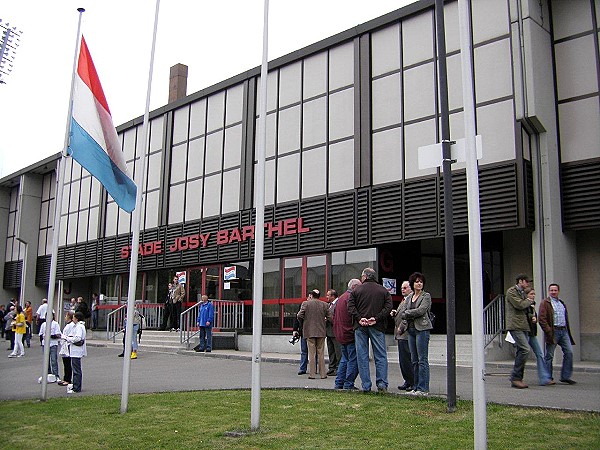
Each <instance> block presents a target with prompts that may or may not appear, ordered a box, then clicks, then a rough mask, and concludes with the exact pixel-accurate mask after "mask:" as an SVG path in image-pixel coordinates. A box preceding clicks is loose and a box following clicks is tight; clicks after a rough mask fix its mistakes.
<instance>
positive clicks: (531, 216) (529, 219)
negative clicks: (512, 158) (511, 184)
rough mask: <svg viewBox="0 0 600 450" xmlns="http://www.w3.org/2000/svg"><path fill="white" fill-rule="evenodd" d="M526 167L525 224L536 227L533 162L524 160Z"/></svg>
mask: <svg viewBox="0 0 600 450" xmlns="http://www.w3.org/2000/svg"><path fill="white" fill-rule="evenodd" d="M523 163H524V168H525V225H526V226H527V228H531V229H534V228H535V199H534V196H533V168H532V167H531V162H529V161H523Z"/></svg>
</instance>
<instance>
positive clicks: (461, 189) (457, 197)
mask: <svg viewBox="0 0 600 450" xmlns="http://www.w3.org/2000/svg"><path fill="white" fill-rule="evenodd" d="M445 214H446V212H445V210H444V179H443V178H442V177H440V233H441V234H444V233H445V232H446V228H445V226H444V224H445V221H444V217H445V216H444V215H445ZM468 215H469V212H468V206H467V176H466V174H465V173H464V172H463V173H452V223H453V225H454V228H453V229H454V234H466V233H468V232H469V219H468Z"/></svg>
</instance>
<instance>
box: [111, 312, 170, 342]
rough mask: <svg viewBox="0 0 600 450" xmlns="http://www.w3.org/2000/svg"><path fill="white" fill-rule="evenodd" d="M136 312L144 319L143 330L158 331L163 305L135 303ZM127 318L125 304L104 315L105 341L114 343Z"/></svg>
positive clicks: (121, 331)
mask: <svg viewBox="0 0 600 450" xmlns="http://www.w3.org/2000/svg"><path fill="white" fill-rule="evenodd" d="M136 308H137V310H138V311H139V312H140V314H141V315H142V316H143V317H144V323H145V325H144V329H159V328H160V327H161V325H162V317H163V314H164V304H163V303H137V304H136ZM126 316H127V304H126V303H125V304H123V305H121V306H119V307H118V308H117V309H114V310H112V311H111V312H109V313H108V314H107V315H106V339H107V340H109V341H110V340H112V341H113V342H115V341H116V339H117V336H118V335H120V334H121V333H123V324H124V323H125V318H126Z"/></svg>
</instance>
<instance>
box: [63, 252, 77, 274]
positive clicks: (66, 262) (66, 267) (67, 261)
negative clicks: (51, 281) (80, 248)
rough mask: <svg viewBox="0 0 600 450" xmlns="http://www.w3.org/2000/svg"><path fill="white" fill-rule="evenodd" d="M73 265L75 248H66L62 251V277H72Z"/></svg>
mask: <svg viewBox="0 0 600 450" xmlns="http://www.w3.org/2000/svg"><path fill="white" fill-rule="evenodd" d="M74 265H75V247H66V248H64V249H63V261H62V268H63V270H62V277H63V278H71V277H72V276H73V267H74Z"/></svg>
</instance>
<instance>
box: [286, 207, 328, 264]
mask: <svg viewBox="0 0 600 450" xmlns="http://www.w3.org/2000/svg"><path fill="white" fill-rule="evenodd" d="M293 217H296V216H289V217H287V218H293ZM299 217H302V219H304V226H307V227H309V228H310V233H306V234H300V235H295V236H292V237H295V238H296V239H298V237H299V239H300V247H299V250H300V251H301V252H305V251H313V250H323V248H324V247H325V220H326V219H325V217H326V216H325V199H324V198H321V199H319V200H313V201H307V202H303V203H302V204H301V205H300V215H299ZM280 239H282V238H280ZM283 239H287V238H283Z"/></svg>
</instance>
